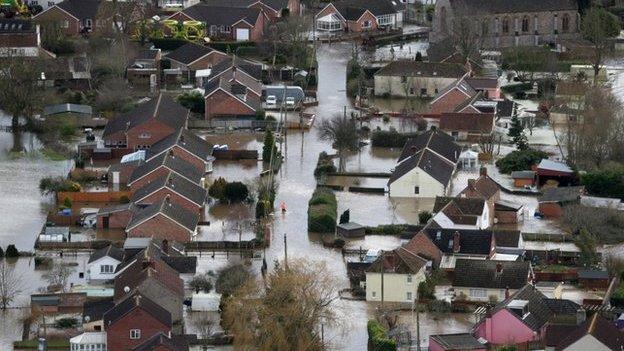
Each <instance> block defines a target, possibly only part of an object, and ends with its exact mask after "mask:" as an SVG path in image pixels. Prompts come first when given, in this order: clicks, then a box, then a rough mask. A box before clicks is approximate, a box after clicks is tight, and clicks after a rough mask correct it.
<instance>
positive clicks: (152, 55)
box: [136, 49, 160, 60]
mask: <svg viewBox="0 0 624 351" xmlns="http://www.w3.org/2000/svg"><path fill="white" fill-rule="evenodd" d="M159 52H160V49H145V50H140V51H139V53H138V54H137V57H136V59H137V60H155V59H156V56H158V53H159Z"/></svg>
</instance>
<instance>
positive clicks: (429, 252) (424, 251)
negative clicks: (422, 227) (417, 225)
mask: <svg viewBox="0 0 624 351" xmlns="http://www.w3.org/2000/svg"><path fill="white" fill-rule="evenodd" d="M405 248H406V249H407V250H409V251H411V252H412V253H415V254H418V255H422V256H425V257H428V258H430V259H432V260H433V263H434V265H435V266H438V265H439V264H440V260H442V252H441V251H440V249H438V247H437V246H436V245H435V244H434V243H432V242H431V240H430V239H429V237H428V236H427V234H425V233H423V232H419V233H417V234H416V235H414V237H413V238H412V240H410V241H409V242H408V243H407V244H406V245H405Z"/></svg>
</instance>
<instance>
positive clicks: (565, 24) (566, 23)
mask: <svg viewBox="0 0 624 351" xmlns="http://www.w3.org/2000/svg"><path fill="white" fill-rule="evenodd" d="M569 30H570V16H568V14H567V13H566V14H565V15H563V18H562V19H561V31H562V32H567V31H569Z"/></svg>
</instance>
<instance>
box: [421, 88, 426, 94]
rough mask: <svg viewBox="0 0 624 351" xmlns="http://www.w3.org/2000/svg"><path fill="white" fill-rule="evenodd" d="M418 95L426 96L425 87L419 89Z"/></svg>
mask: <svg viewBox="0 0 624 351" xmlns="http://www.w3.org/2000/svg"><path fill="white" fill-rule="evenodd" d="M420 95H421V96H427V88H421V89H420Z"/></svg>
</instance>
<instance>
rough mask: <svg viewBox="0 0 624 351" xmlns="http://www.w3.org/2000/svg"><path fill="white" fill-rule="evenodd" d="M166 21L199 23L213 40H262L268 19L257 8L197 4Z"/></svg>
mask: <svg viewBox="0 0 624 351" xmlns="http://www.w3.org/2000/svg"><path fill="white" fill-rule="evenodd" d="M168 19H170V20H177V21H199V22H202V23H204V24H205V25H206V34H207V35H208V37H210V38H211V39H213V40H223V41H230V40H235V41H253V42H259V41H262V40H264V35H265V27H266V25H267V23H268V18H267V16H266V15H265V14H264V12H263V11H261V10H260V9H257V8H236V7H225V6H210V5H206V4H203V3H202V4H197V5H194V6H191V7H189V8H186V9H184V10H182V11H180V12H176V13H175V14H173V15H171V16H170V17H169V18H168Z"/></svg>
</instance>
